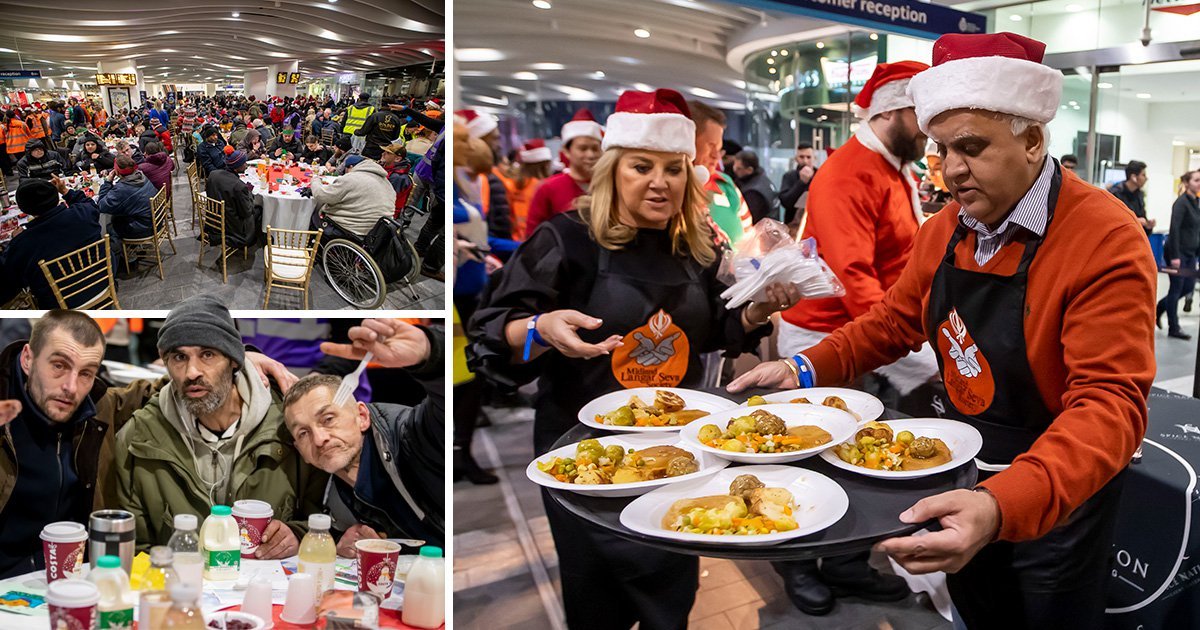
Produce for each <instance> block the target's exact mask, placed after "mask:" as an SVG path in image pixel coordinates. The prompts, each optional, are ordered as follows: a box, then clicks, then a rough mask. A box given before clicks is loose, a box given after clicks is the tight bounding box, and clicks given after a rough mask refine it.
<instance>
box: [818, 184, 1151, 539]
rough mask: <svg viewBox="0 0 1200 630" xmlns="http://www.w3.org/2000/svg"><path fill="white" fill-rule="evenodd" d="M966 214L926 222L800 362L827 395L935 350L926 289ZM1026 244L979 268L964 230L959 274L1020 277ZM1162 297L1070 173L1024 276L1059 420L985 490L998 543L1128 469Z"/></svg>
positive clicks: (1119, 220)
mask: <svg viewBox="0 0 1200 630" xmlns="http://www.w3.org/2000/svg"><path fill="white" fill-rule="evenodd" d="M958 211H959V206H958V204H957V203H951V204H949V205H948V206H946V208H945V209H943V210H942V211H941V212H939V213H938V214H937V215H935V216H934V217H933V218H931V219H930V220H929V221H927V222H926V223H925V225H924V226H923V227H922V228H921V230H920V232H918V234H917V242H916V244H915V246H914V248H913V253H912V258H911V259H910V260H909V264H908V266H907V267H905V269H904V272H903V273H902V274H901V275H900V279H899V280H898V281H897V283H896V285H895V286H893V287H892V288H891V289H890V290H889V291H888V292H887V293H886V294H885V295H884V297H883V301H882V302H880V303H879V304H877V305H875V306H874V307H873V308H872V309H871V310H870V311H869V312H868V313H867V314H866V315H864V316H863V317H860V318H857V319H855V320H854V321H853V322H851V323H849V324H847V325H846V326H844V327H842V328H841V329H839V330H838V331H837V332H835V333H833V334H832V335H830V336H829V337H827V338H826V339H825V340H824V341H822V342H821V343H820V344H818V345H816V346H814V347H813V348H810V349H809V350H807V351H806V352H805V355H806V356H807V357H808V359H809V360H810V361H811V362H812V363H813V367H814V371H815V372H816V377H817V380H818V382H819V384H821V385H835V384H839V383H846V382H848V381H850V380H851V379H853V378H854V376H855V375H857V374H862V373H863V372H866V371H869V370H871V369H874V368H876V367H878V366H880V365H887V364H889V363H891V362H892V361H895V360H896V359H898V358H900V357H901V356H902V355H904V354H905V353H906V352H909V351H911V350H916V349H917V348H918V346H919V345H920V344H921V343H922V342H924V341H926V340H927V339H928V334H929V332H930V331H926V330H925V328H924V326H925V324H924V321H925V311H926V309H927V308H928V305H929V288H930V284H931V283H932V281H933V274H934V272H935V271H936V269H937V265H938V263H939V262H940V261H941V258H942V255H943V254H944V253H945V251H946V245H947V243H949V240H950V236H951V234H952V233H953V232H954V228H955V226H956V225H957V223H958V218H957V217H958ZM1027 235H1028V233H1027V232H1024V231H1022V234H1021V236H1019V237H1017V238H1015V239H1013V241H1012V242H1010V243H1009V244H1008V245H1006V246H1004V247H1003V248H1002V249H1001V250H1000V251H999V252H997V254H996V255H995V256H994V257H993V258H992V259H991V260H989V261H988V264H986V265H984V266H982V267H980V266H979V265H977V264H976V263H975V259H974V251H975V234H974V232H971V231H968V234H967V236H966V238H964V239H963V240H962V242H961V243H959V245H958V247H957V248H956V249H955V254H956V263H955V264H956V266H957V267H959V268H961V269H969V270H973V271H982V272H987V273H997V274H1001V275H1008V274H1012V273H1013V272H1014V271H1016V268H1017V264H1018V262H1019V261H1020V258H1021V253H1022V251H1023V249H1024V240H1023V238H1022V237H1023V236H1027ZM1156 289H1157V278H1156V270H1155V264H1154V258H1153V256H1152V255H1151V253H1150V247H1149V245H1148V243H1147V241H1146V235H1145V233H1144V232H1143V231H1142V229H1141V227H1140V226H1139V225H1138V224H1137V223H1136V222H1135V221H1134V218H1133V215H1132V214H1131V213H1130V212H1129V210H1128V209H1126V208H1125V206H1124V204H1122V203H1121V202H1120V201H1118V200H1117V199H1116V198H1115V197H1113V196H1112V195H1110V194H1108V193H1107V192H1105V191H1104V190H1101V189H1099V188H1096V187H1093V186H1091V185H1089V184H1087V183H1086V182H1084V181H1082V180H1080V179H1079V178H1078V177H1077V176H1076V175H1075V174H1074V173H1072V172H1071V171H1068V170H1064V171H1063V183H1062V190H1061V193H1060V194H1059V198H1058V204H1057V206H1055V210H1054V219H1053V221H1052V222H1051V223H1050V227H1049V229H1048V232H1047V234H1046V240H1045V241H1044V242H1043V243H1042V246H1041V248H1040V249H1039V250H1038V252H1037V256H1036V257H1035V258H1034V261H1033V264H1032V266H1031V267H1030V270H1029V285H1028V289H1027V291H1028V293H1027V299H1026V314H1025V344H1026V348H1027V353H1028V355H1029V356H1028V361H1029V365H1030V366H1031V367H1032V369H1033V373H1034V376H1035V378H1036V380H1037V392H1036V394H1038V395H1040V396H1041V398H1042V400H1043V401H1044V404H1045V405H1046V407H1047V409H1049V410H1050V411H1051V412H1052V413H1054V414H1055V416H1056V417H1055V420H1054V421H1053V422H1052V423H1051V424H1050V426H1049V427H1048V428H1047V429H1046V430H1045V432H1044V433H1043V434H1042V435H1041V437H1039V438H1038V440H1037V442H1035V443H1034V445H1033V446H1032V447H1031V448H1030V449H1029V451H1027V452H1026V453H1024V454H1022V455H1020V456H1019V457H1017V458H1016V459H1015V460H1013V463H1012V466H1011V467H1010V468H1009V469H1008V470H1006V471H1004V472H1001V473H998V474H996V475H995V476H993V477H992V478H990V479H988V480H987V481H985V482H983V483H982V484H981V485H983V486H984V487H986V488H987V489H988V490H989V491H991V493H992V494H993V495H994V496H995V497H996V500H997V501H998V503H999V505H1000V512H1001V517H1002V525H1001V529H1000V538H1001V539H1002V540H1009V541H1020V540H1029V539H1033V538H1037V537H1040V536H1042V535H1044V534H1045V533H1047V532H1049V531H1050V530H1051V529H1053V528H1054V527H1055V525H1057V524H1059V523H1061V522H1063V521H1064V520H1065V519H1066V518H1067V517H1068V516H1070V514H1071V512H1072V511H1074V510H1075V508H1077V507H1078V506H1079V505H1080V504H1082V503H1083V502H1084V501H1085V500H1087V499H1088V498H1089V497H1090V496H1092V494H1094V493H1095V492H1096V491H1097V490H1099V489H1100V488H1101V487H1102V486H1103V485H1104V484H1105V483H1107V482H1108V481H1109V480H1110V479H1111V478H1112V477H1113V476H1114V475H1116V474H1117V473H1118V472H1120V471H1121V469H1123V468H1124V467H1125V466H1126V465H1128V463H1129V459H1130V457H1132V455H1133V452H1134V451H1135V450H1136V449H1137V447H1138V445H1139V444H1140V443H1141V440H1142V436H1143V435H1144V434H1145V432H1146V422H1147V416H1146V398H1147V396H1148V395H1149V393H1150V385H1151V383H1152V382H1153V381H1154V371H1155V363H1154V303H1155V291H1156Z"/></svg>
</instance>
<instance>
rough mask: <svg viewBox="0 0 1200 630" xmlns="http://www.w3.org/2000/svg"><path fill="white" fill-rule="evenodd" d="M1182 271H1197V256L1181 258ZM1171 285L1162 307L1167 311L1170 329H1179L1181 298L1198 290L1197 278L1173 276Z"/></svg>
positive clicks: (1180, 267) (1160, 303)
mask: <svg viewBox="0 0 1200 630" xmlns="http://www.w3.org/2000/svg"><path fill="white" fill-rule="evenodd" d="M1179 269H1180V271H1195V270H1196V257H1194V256H1191V257H1188V256H1182V257H1180V258H1179ZM1170 283H1171V284H1170V286H1169V287H1168V289H1167V297H1165V298H1163V299H1162V301H1161V302H1159V306H1160V308H1162V309H1163V310H1165V311H1166V312H1167V321H1168V322H1169V323H1170V327H1169V330H1179V298H1182V297H1186V296H1189V295H1191V294H1192V291H1195V290H1196V278H1195V277H1193V276H1189V277H1186V278H1185V277H1181V276H1171V278H1170Z"/></svg>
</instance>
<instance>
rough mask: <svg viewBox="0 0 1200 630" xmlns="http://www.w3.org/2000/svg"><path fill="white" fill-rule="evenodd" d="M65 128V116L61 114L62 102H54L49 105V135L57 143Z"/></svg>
mask: <svg viewBox="0 0 1200 630" xmlns="http://www.w3.org/2000/svg"><path fill="white" fill-rule="evenodd" d="M66 129H67V116H66V115H65V114H63V106H62V103H54V104H53V105H51V106H50V137H51V138H53V139H54V142H56V143H57V142H58V141H59V140H60V139H62V134H63V132H64V131H66Z"/></svg>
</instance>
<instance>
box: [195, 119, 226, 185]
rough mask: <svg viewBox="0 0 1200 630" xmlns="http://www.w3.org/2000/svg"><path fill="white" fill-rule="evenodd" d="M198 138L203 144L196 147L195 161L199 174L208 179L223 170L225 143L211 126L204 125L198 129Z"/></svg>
mask: <svg viewBox="0 0 1200 630" xmlns="http://www.w3.org/2000/svg"><path fill="white" fill-rule="evenodd" d="M200 138H201V139H203V142H201V143H200V146H198V147H196V161H197V162H198V163H199V164H200V167H199V168H200V171H201V174H203V175H204V177H208V176H210V175H212V174H213V173H214V172H216V171H220V170H224V168H225V152H224V148H225V141H224V140H222V139H221V134H220V132H218V131H217V128H216V127H214V126H213V125H205V126H204V127H203V128H202V129H200Z"/></svg>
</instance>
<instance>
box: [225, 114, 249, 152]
mask: <svg viewBox="0 0 1200 630" xmlns="http://www.w3.org/2000/svg"><path fill="white" fill-rule="evenodd" d="M247 133H250V129H249V128H247V127H246V121H245V120H242V117H241V116H234V117H233V132H232V133H230V134H229V144H232V145H233V146H235V147H238V148H241V144H242V138H245V137H246V134H247Z"/></svg>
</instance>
